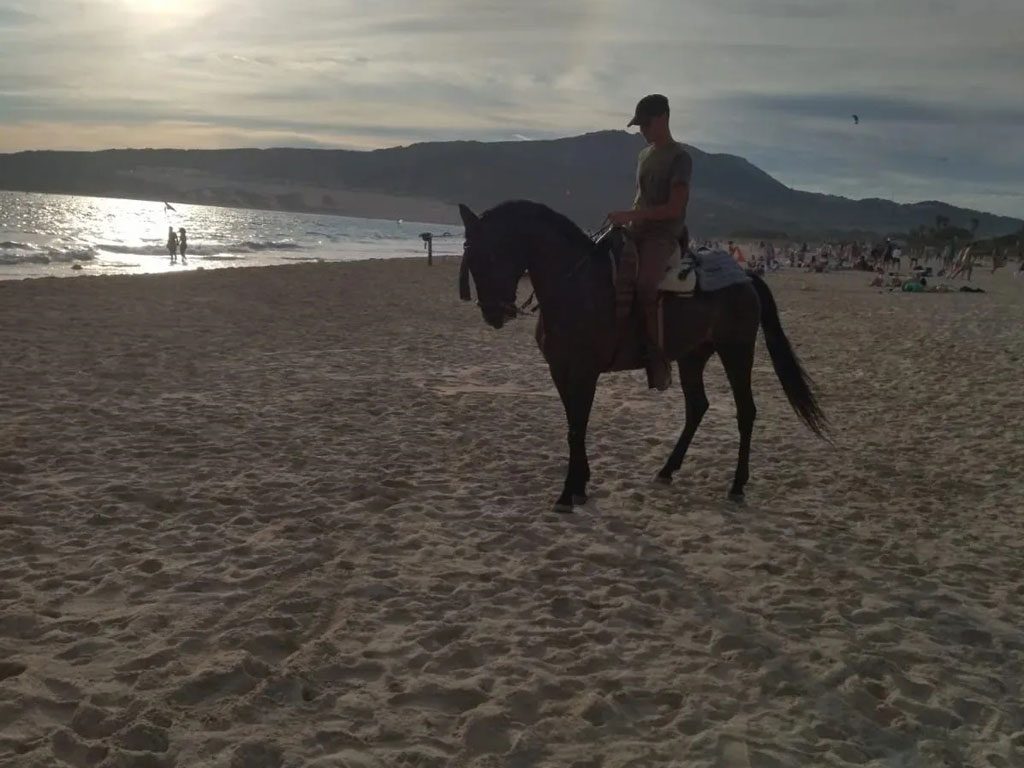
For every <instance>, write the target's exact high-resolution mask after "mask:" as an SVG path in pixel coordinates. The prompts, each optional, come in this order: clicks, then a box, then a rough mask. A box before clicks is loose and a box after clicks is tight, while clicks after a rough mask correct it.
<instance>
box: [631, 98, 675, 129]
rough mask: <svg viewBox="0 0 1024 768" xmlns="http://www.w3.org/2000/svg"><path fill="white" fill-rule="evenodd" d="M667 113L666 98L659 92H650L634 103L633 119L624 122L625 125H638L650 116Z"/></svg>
mask: <svg viewBox="0 0 1024 768" xmlns="http://www.w3.org/2000/svg"><path fill="white" fill-rule="evenodd" d="M667 113H668V99H667V98H666V97H665V96H662V95H661V94H660V93H652V94H650V95H649V96H644V97H643V98H642V99H640V101H638V102H637V103H636V110H635V111H634V113H633V119H632V120H630V121H629V122H628V123H627V124H626V127H627V128H629V127H630V126H631V125H640V124H641V123H643V122H646V121H647V120H649V119H650V118H652V117H658V116H659V115H664V114H667Z"/></svg>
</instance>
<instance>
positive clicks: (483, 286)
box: [459, 204, 526, 328]
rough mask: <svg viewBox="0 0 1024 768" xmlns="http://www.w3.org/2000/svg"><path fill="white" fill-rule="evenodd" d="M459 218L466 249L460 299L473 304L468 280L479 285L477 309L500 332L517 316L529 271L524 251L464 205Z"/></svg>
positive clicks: (460, 273) (460, 281)
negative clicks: (523, 279) (518, 293)
mask: <svg viewBox="0 0 1024 768" xmlns="http://www.w3.org/2000/svg"><path fill="white" fill-rule="evenodd" d="M459 214H460V215H461V216H462V223H463V224H464V225H465V227H466V245H465V249H464V250H463V252H462V266H461V267H460V269H459V296H460V297H461V298H462V300H463V301H472V299H473V296H472V294H471V292H470V289H469V278H470V276H472V278H473V282H474V283H475V284H476V294H477V305H479V307H480V312H481V313H482V314H483V316H484V320H485V321H486V322H487V324H488V325H491V326H493V327H495V328H501V326H503V325H504V324H505V322H506V321H508V320H511V319H512V318H514V317H515V316H516V315H517V314H518V310H517V309H516V288H517V287H518V285H519V278H521V277H522V276H523V273H524V272H525V271H526V265H525V263H524V260H523V256H522V252H521V249H516V248H513V247H512V245H511V244H510V243H508V242H507V238H506V237H505V236H503V234H502V232H501V231H498V230H497V228H496V227H494V226H493V224H492V223H491V224H490V225H489V222H488V221H487V216H486V215H485V216H483V217H479V216H477V215H476V214H475V213H473V212H472V211H471V210H470V209H469V208H468V207H466V206H465V205H462V204H460V205H459Z"/></svg>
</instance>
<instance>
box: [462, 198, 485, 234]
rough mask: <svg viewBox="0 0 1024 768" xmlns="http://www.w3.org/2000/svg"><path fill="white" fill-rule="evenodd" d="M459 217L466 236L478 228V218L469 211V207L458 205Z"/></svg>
mask: <svg viewBox="0 0 1024 768" xmlns="http://www.w3.org/2000/svg"><path fill="white" fill-rule="evenodd" d="M459 216H461V217H462V223H463V224H464V225H465V227H466V234H467V235H468V234H469V233H470V232H471V231H473V230H475V229H476V228H477V227H478V226H480V217H478V216H477V215H476V214H475V213H473V212H472V211H471V210H469V206H468V205H465V204H463V203H459Z"/></svg>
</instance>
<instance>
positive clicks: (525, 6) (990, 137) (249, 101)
mask: <svg viewBox="0 0 1024 768" xmlns="http://www.w3.org/2000/svg"><path fill="white" fill-rule="evenodd" d="M158 8H163V9H164V11H163V12H157V11H156V10H154V9H158ZM146 9H148V10H146ZM1022 28H1024V4H1022V3H1020V0H976V2H975V3H973V4H971V5H969V6H965V5H963V4H962V3H959V2H953V0H901V2H899V3H892V2H891V0H858V1H857V2H848V1H846V0H842V1H841V0H717V2H715V3H710V2H705V3H697V2H680V0H645V2H643V3H635V4H626V3H621V2H617V1H616V0H561V1H560V2H558V3H551V2H549V1H548V0H520V2H517V3H509V2H507V0H474V1H473V2H469V1H468V0H388V2H381V3H365V2H362V0H358V1H357V0H289V2H288V3H283V2H282V3H253V2H251V0H176V2H173V3H155V2H149V1H148V0H90V1H89V2H81V1H80V0H48V1H47V2H46V3H38V2H35V3H31V4H29V3H28V2H27V1H26V0H20V1H18V0H13V1H12V0H0V46H3V49H4V67H3V68H2V69H0V115H2V120H3V130H2V131H0V151H8V150H16V149H25V148H33V147H46V146H54V147H56V146H58V145H60V146H69V145H74V146H75V147H76V148H102V147H105V146H108V145H115V144H116V145H122V146H123V145H125V144H140V145H141V144H148V145H162V146H168V145H178V146H225V145H226V144H225V143H224V142H234V143H235V144H236V145H238V146H270V145H281V144H288V143H294V144H300V143H301V144H302V145H303V146H339V147H379V146H387V145H392V144H396V143H401V144H404V143H410V142H414V141H424V140H436V139H458V138H469V139H483V140H486V139H508V140H515V139H516V138H519V137H530V138H547V137H555V136H564V135H572V134H576V133H581V132H585V131H591V130H598V129H603V128H619V127H621V126H622V125H623V124H624V122H625V121H626V119H627V118H628V116H629V113H630V111H631V109H632V107H633V105H634V103H635V102H636V99H637V98H638V97H639V96H640V95H642V94H644V93H648V92H655V91H658V92H663V93H666V94H667V95H669V97H670V99H671V101H672V104H673V124H674V127H675V129H676V131H677V133H678V135H679V136H680V138H682V139H684V140H686V141H688V142H690V143H692V144H695V145H697V146H699V147H702V148H705V149H707V150H709V151H726V152H732V153H734V154H740V155H744V156H746V157H748V159H750V160H751V161H752V162H755V163H756V164H758V165H760V166H761V167H763V168H765V169H766V170H768V171H769V172H772V173H773V174H775V175H777V176H778V177H779V178H780V180H782V181H784V182H785V183H787V184H790V185H795V186H799V185H807V186H810V187H813V188H815V189H821V190H825V191H833V192H838V193H842V194H848V195H852V196H857V197H861V196H863V197H868V196H895V197H897V198H899V199H914V198H915V197H916V196H918V195H921V194H925V195H926V196H928V197H936V196H939V197H944V198H946V199H951V200H955V201H957V202H961V203H964V204H975V203H977V204H979V205H980V204H982V203H984V204H985V205H988V206H996V207H995V210H998V211H1000V212H1004V213H1011V214H1016V215H1019V214H1021V213H1022V211H1021V204H1020V198H1019V197H1018V196H1016V189H1017V186H1016V185H1017V183H1018V182H1017V179H1019V178H1022V177H1024V168H1022V163H1024V160H1022V159H1021V158H1024V144H1022V142H1024V139H1022V138H1021V137H1020V136H1019V135H1018V134H1020V133H1021V132H1020V131H1019V129H1018V128H1017V126H1019V125H1020V124H1021V123H1022V120H1021V118H1022V117H1024V114H1022V109H1021V108H1020V107H1019V106H1018V105H1020V104H1024V50H1022V49H1021V47H1020V43H1019V33H1020V29H1022ZM853 112H856V113H858V114H859V115H860V116H861V118H862V124H861V126H859V128H860V129H861V130H860V131H859V133H852V131H851V129H852V128H853V126H852V121H850V120H849V115H850V114H851V113H853ZM104 131H107V133H104ZM105 135H106V136H109V139H108V140H105V139H104V136H105ZM132 137H136V139H135V140H133V138H132ZM972 201H974V202H972Z"/></svg>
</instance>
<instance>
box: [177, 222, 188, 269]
mask: <svg viewBox="0 0 1024 768" xmlns="http://www.w3.org/2000/svg"><path fill="white" fill-rule="evenodd" d="M187 249H188V237H186V236H185V228H184V227H180V228H179V229H178V250H179V251H180V252H181V263H182V264H187V263H188V259H186V258H185V251H186V250H187Z"/></svg>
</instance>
